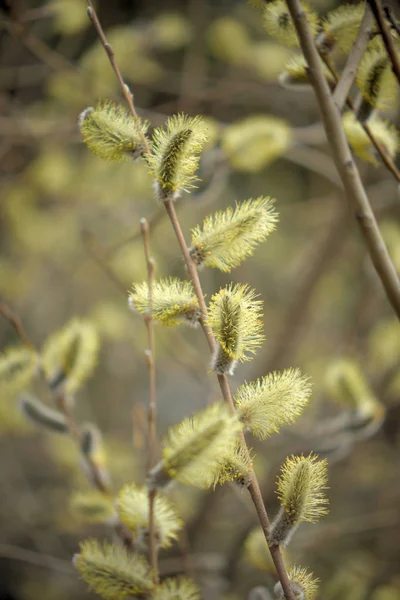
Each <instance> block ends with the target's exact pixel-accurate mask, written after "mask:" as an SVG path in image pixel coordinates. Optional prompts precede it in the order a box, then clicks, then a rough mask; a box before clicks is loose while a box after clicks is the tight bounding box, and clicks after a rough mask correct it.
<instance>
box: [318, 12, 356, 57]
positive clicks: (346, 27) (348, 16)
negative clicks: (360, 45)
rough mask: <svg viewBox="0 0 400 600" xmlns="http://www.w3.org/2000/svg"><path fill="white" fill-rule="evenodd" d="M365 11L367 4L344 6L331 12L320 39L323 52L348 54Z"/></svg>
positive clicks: (324, 23)
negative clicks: (334, 51) (333, 50)
mask: <svg viewBox="0 0 400 600" xmlns="http://www.w3.org/2000/svg"><path fill="white" fill-rule="evenodd" d="M364 11H365V3H364V2H360V3H359V4H343V5H341V6H339V7H338V8H336V9H335V10H332V11H330V12H329V13H328V14H327V16H326V17H325V19H324V20H323V22H322V26H323V31H322V33H321V34H320V36H319V37H318V45H319V47H320V49H321V51H322V52H324V51H325V52H329V51H331V50H332V49H335V50H336V51H337V52H339V53H340V54H348V53H349V52H350V50H351V49H352V47H353V44H354V42H355V40H356V38H357V34H358V31H359V28H360V24H361V21H362V18H363V15H364Z"/></svg>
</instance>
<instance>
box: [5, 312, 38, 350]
mask: <svg viewBox="0 0 400 600" xmlns="http://www.w3.org/2000/svg"><path fill="white" fill-rule="evenodd" d="M0 313H1V314H2V315H3V317H4V318H5V319H6V320H7V321H8V322H9V323H10V324H11V325H12V326H13V327H14V329H15V331H16V332H17V334H18V337H19V338H20V340H21V342H22V343H23V344H25V346H30V347H31V348H35V345H34V343H33V342H32V340H31V339H30V338H29V336H28V335H27V333H26V331H25V329H24V327H23V325H22V322H21V319H20V318H19V317H18V316H17V315H16V314H15V313H13V311H12V310H11V309H10V308H9V307H8V306H7V304H5V303H4V302H0Z"/></svg>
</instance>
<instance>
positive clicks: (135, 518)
mask: <svg viewBox="0 0 400 600" xmlns="http://www.w3.org/2000/svg"><path fill="white" fill-rule="evenodd" d="M116 507H117V512H118V515H119V518H120V519H121V521H122V522H123V523H125V525H126V526H127V527H128V528H129V529H130V530H131V531H132V533H133V534H134V535H135V539H136V540H137V541H138V542H139V543H142V544H143V545H147V542H148V536H149V497H148V490H147V489H146V488H145V487H140V488H139V487H137V486H136V485H135V484H133V483H130V484H127V485H124V487H123V488H122V489H121V491H120V492H119V494H118V496H117V500H116ZM154 518H155V534H156V540H157V543H158V544H159V546H160V547H161V548H168V547H169V546H170V545H171V544H172V542H173V541H174V540H176V539H177V537H178V533H179V531H180V529H182V526H183V523H182V521H181V519H180V518H179V517H178V514H177V512H176V510H175V509H174V507H173V506H172V504H171V503H170V502H169V500H168V499H167V498H165V497H164V496H162V495H160V494H158V495H157V496H156V499H155V506H154Z"/></svg>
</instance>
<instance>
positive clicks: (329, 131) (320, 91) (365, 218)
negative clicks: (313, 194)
mask: <svg viewBox="0 0 400 600" xmlns="http://www.w3.org/2000/svg"><path fill="white" fill-rule="evenodd" d="M286 3H287V6H288V9H289V12H290V15H291V17H292V19H293V21H294V25H295V28H296V31H297V35H298V37H299V40H300V45H301V48H302V51H303V54H304V56H305V59H306V61H307V63H308V65H309V72H310V78H311V82H312V85H313V87H314V91H315V94H316V97H317V101H318V105H319V109H320V112H321V117H322V122H323V124H324V127H325V131H326V135H327V139H328V142H329V144H330V147H331V151H332V156H333V160H334V162H335V165H336V168H337V170H338V173H339V175H340V178H341V179H342V182H343V186H344V188H345V192H346V196H347V199H348V201H349V203H350V205H351V206H352V209H353V211H354V216H355V218H356V220H357V222H358V224H359V227H360V230H361V233H362V235H363V237H364V241H365V243H366V246H367V249H368V251H369V254H370V257H371V259H372V262H373V265H374V267H375V269H376V272H377V274H378V277H379V278H380V280H381V282H382V285H383V287H384V289H385V291H386V295H387V297H388V299H389V302H390V303H391V305H392V307H393V310H394V312H395V313H396V315H397V316H398V318H399V319H400V282H399V278H398V275H397V273H396V269H395V268H394V266H393V263H392V261H391V258H390V256H389V253H388V250H387V248H386V245H385V242H384V240H383V238H382V235H381V232H380V230H379V227H378V224H377V222H376V219H375V215H374V213H373V211H372V208H371V205H370V203H369V199H368V196H367V194H366V191H365V188H364V185H363V183H362V180H361V177H360V174H359V172H358V169H357V166H356V164H355V162H354V160H353V157H352V154H351V151H350V148H349V145H348V142H347V139H346V135H345V133H344V131H343V126H342V121H341V116H340V113H339V111H338V110H337V107H336V104H335V102H334V100H333V97H332V94H331V91H330V88H329V85H328V83H327V81H326V78H325V76H324V73H323V69H322V65H321V61H320V57H319V54H318V50H317V48H316V46H315V42H314V38H313V36H312V33H311V31H310V28H309V25H308V22H307V18H306V15H305V13H304V11H303V9H302V7H301V5H300V2H299V0H286Z"/></svg>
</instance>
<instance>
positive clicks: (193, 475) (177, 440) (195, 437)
mask: <svg viewBox="0 0 400 600" xmlns="http://www.w3.org/2000/svg"><path fill="white" fill-rule="evenodd" d="M241 429H242V425H241V423H240V422H239V420H238V419H237V418H236V416H235V415H232V414H231V412H230V410H229V408H228V407H227V406H226V405H225V404H221V403H216V404H213V405H212V406H210V407H208V408H206V409H205V410H203V411H201V412H199V413H196V414H195V415H194V416H193V417H191V418H186V419H184V420H183V421H182V422H181V423H179V424H178V425H176V426H175V427H172V428H171V429H170V430H169V432H168V438H167V440H166V443H165V446H164V449H163V452H162V461H161V462H160V463H159V464H158V465H156V466H155V467H154V468H153V469H152V471H151V472H150V474H149V481H148V483H149V486H150V487H151V488H161V487H163V486H165V485H167V484H169V483H171V482H172V481H173V480H174V479H176V480H177V481H180V482H182V483H186V484H190V485H194V486H196V487H211V486H212V485H213V484H214V482H215V477H216V475H217V473H218V472H219V471H220V469H221V467H222V465H223V464H224V463H225V462H226V460H228V459H229V457H231V456H232V455H234V453H235V448H236V443H237V434H238V432H239V431H241Z"/></svg>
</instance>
